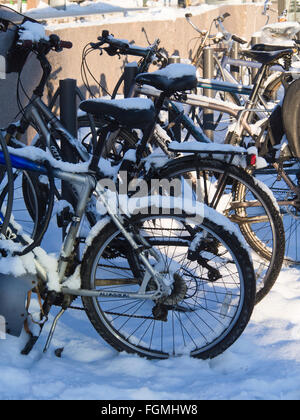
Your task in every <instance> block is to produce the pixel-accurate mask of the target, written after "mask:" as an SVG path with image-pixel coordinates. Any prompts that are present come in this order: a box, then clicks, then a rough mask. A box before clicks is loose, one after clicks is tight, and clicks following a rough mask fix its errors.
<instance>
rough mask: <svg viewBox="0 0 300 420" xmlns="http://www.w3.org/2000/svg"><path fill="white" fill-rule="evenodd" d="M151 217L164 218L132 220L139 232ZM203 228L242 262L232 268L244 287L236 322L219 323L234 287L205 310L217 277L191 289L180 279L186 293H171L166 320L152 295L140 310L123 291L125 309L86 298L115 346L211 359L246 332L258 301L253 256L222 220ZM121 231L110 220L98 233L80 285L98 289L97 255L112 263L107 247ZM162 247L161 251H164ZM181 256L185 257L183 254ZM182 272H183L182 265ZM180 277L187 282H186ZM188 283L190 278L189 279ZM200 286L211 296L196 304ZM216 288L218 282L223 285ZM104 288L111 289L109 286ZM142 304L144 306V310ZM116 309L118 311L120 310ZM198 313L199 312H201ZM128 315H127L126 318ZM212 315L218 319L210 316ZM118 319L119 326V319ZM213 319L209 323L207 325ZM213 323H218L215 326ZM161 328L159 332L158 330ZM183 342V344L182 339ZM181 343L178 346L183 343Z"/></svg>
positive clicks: (154, 354)
mask: <svg viewBox="0 0 300 420" xmlns="http://www.w3.org/2000/svg"><path fill="white" fill-rule="evenodd" d="M147 217H150V218H151V219H152V218H154V220H155V221H156V226H161V225H159V224H158V222H157V219H158V218H159V217H162V216H159V215H156V216H155V217H154V216H145V215H144V216H143V215H138V216H134V217H133V218H132V219H131V221H130V224H133V225H134V226H139V229H140V231H139V232H140V233H141V229H142V223H145V221H146V220H147ZM169 217H174V216H173V215H164V218H169ZM178 219H180V217H179V216H177V219H176V220H178ZM148 220H149V219H148ZM172 220H173V219H172ZM180 220H181V221H183V224H184V223H185V217H183V218H181V219H180ZM201 227H202V228H203V229H204V230H205V232H206V233H208V234H210V235H212V236H213V237H214V238H215V239H216V241H218V243H222V244H223V246H224V247H226V250H227V251H229V253H230V255H231V258H232V260H231V262H230V265H231V266H232V264H233V263H232V261H234V264H236V266H235V267H238V268H237V271H234V268H233V269H232V273H234V275H236V273H239V274H238V280H237V278H236V277H235V280H236V281H238V282H240V283H238V284H239V286H240V290H241V293H240V295H238V292H237V301H236V308H235V309H234V315H233V318H232V322H229V321H228V322H229V324H228V328H225V326H224V329H223V328H222V325H221V324H222V323H221V322H220V324H219V323H218V322H219V317H220V316H221V312H222V310H221V308H222V305H225V306H226V304H225V300H226V297H227V296H228V295H230V293H231V292H230V291H228V290H227V293H228V294H225V298H224V294H223V297H222V301H220V302H222V304H221V305H220V303H219V306H221V307H219V306H218V305H217V306H218V307H217V306H216V307H215V312H214V314H213V316H212V317H211V316H210V315H207V312H206V311H205V309H204V307H205V305H207V307H208V306H209V305H212V301H211V302H209V301H210V299H209V296H208V294H209V290H212V289H211V287H212V288H213V289H214V293H216V295H219V292H220V290H221V289H222V286H221V283H218V282H217V283H214V285H213V286H212V284H208V283H209V282H208V283H205V280H204V279H201V281H202V283H203V284H202V285H201V286H200V283H201V282H200V278H199V284H198V283H197V284H196V285H195V284H194V288H192V286H191V285H187V280H186V279H183V278H182V279H181V280H180V285H181V287H182V289H183V290H184V293H183V292H182V290H180V293H181V292H182V294H181V295H180V296H179V291H178V290H177V292H174V293H175V295H173V293H172V295H171V296H172V299H176V303H173V305H172V304H168V308H167V319H165V320H164V321H163V320H161V319H155V315H154V312H153V305H154V303H151V302H149V300H148V301H147V302H144V303H142V304H141V305H140V309H139V310H138V309H137V308H136V307H135V309H133V306H132V301H131V303H130V305H131V309H130V308H129V307H128V303H127V302H126V299H124V300H122V298H121V296H120V298H119V299H118V302H119V303H120V305H121V306H122V308H121V309H117V308H116V304H115V303H113V302H110V299H109V298H108V299H106V300H105V299H104V298H103V299H102V301H101V302H100V301H99V300H97V299H96V298H89V297H83V298H82V301H83V305H84V309H85V311H86V313H87V316H88V317H89V319H90V321H91V323H92V325H93V326H94V328H95V329H96V331H97V332H98V334H99V335H100V336H101V337H102V338H103V339H104V340H105V341H106V342H107V343H109V344H110V345H111V346H112V347H114V348H115V349H116V350H117V351H125V352H128V353H136V354H138V355H139V356H142V357H146V358H149V359H166V358H168V357H170V356H172V357H173V356H180V355H182V354H183V353H184V354H186V353H187V352H189V354H190V356H192V357H196V358H201V359H208V358H213V357H216V356H218V355H219V354H221V353H223V352H224V351H225V350H226V349H227V348H228V347H230V346H231V345H232V344H233V343H234V342H235V341H236V340H237V339H238V337H239V336H240V335H241V334H242V332H243V331H244V329H245V327H246V326H247V324H248V322H249V319H250V316H251V313H252V310H253V306H254V297H255V276H254V271H253V267H252V265H251V260H250V258H249V254H248V253H247V251H246V250H245V248H244V247H243V246H242V245H241V242H240V241H239V240H238V238H237V237H236V236H235V234H234V233H233V232H229V231H227V230H226V229H225V228H224V227H223V226H222V225H219V224H216V223H215V222H213V221H212V220H210V219H208V218H204V220H203V222H202V224H201ZM164 229H166V227H164ZM118 234H119V231H118V229H117V228H116V227H115V225H113V224H112V223H110V224H109V225H107V226H105V228H104V229H103V230H102V231H101V233H99V234H98V236H96V237H95V238H94V240H93V241H92V244H91V245H90V246H89V247H88V248H87V249H86V252H85V254H84V258H83V261H82V265H81V279H82V288H86V289H94V288H95V275H96V274H95V272H96V271H97V264H98V262H99V259H100V258H101V257H102V256H104V257H103V260H104V262H107V263H108V262H111V260H109V258H108V256H107V255H106V254H105V250H106V249H107V248H109V246H110V244H112V243H113V241H115V240H116V238H117V237H118ZM177 235H178V233H177ZM179 239H180V238H179ZM147 240H148V241H150V244H151V245H152V246H153V245H154V244H155V238H154V239H151V238H149V236H147ZM151 241H152V242H151ZM162 243H163V242H162ZM109 249H110V248H109ZM164 249H165V248H164ZM159 252H161V250H160V251H159ZM226 255H227V254H226ZM173 256H174V253H173ZM227 256H228V255H227ZM114 258H115V257H114ZM126 258H127V257H126V254H125V255H124V261H125V259H126ZM119 259H120V258H119ZM182 260H184V259H183V258H182ZM122 262H123V260H122V261H118V262H117V263H118V266H120V263H121V266H122ZM227 263H228V260H227ZM184 269H185V267H184V268H183V269H182V272H184ZM129 270H130V268H129ZM179 272H180V273H181V271H180V270H179ZM187 274H188V272H186V277H187V278H188V275H187ZM179 277H180V276H179ZM195 277H196V274H195V275H194V278H193V281H194V282H195V280H196V279H195ZM202 277H203V275H202ZM113 278H114V277H113ZM104 280H105V277H104V278H103V276H102V275H100V282H101V281H102V282H103V281H104ZM176 281H177V280H176ZM178 281H179V280H178ZM182 282H183V283H184V285H183V283H182ZM222 282H223V285H224V287H225V289H222V293H225V290H226V286H225V283H226V279H225V277H223V278H222ZM190 283H192V282H191V281H190ZM239 286H238V288H239ZM98 287H101V286H98ZM104 287H106V286H104ZM107 287H109V286H107ZM174 287H175V286H174ZM176 287H177V289H178V287H179V286H178V284H176ZM189 287H190V288H189ZM200 287H202V289H201V290H202V291H203V293H204V294H205V293H207V295H206V299H204V300H205V303H204V302H203V305H202V306H201V303H200V304H199V305H200V306H198V307H197V300H196V299H197V298H198V293H199V296H200V295H201V291H200V289H199V290H198V288H200ZM218 287H220V289H219V290H218ZM115 288H116V286H115ZM106 290H108V289H107V288H106ZM117 290H120V292H121V291H122V290H124V288H123V289H122V288H120V287H119V288H117ZM174 290H175V289H174ZM176 293H177V294H176ZM232 293H233V295H234V293H235V290H233V289H232ZM175 296H176V298H175ZM219 296H220V295H219ZM211 298H212V296H211ZM199 299H200V297H199ZM190 300H191V301H192V302H193V305H194V307H193V306H192V304H191V303H190ZM229 300H230V298H229ZM106 305H107V306H106ZM148 306H149V307H148ZM225 306H224V307H223V309H224V314H225V318H226V317H227V315H226V308H225ZM230 306H231V305H230ZM143 307H144V309H142V308H143ZM127 309H128V311H129V312H130V311H131V313H129V314H126V310H127ZM207 309H208V308H207ZM217 309H219V311H220V312H219V313H218V312H217ZM231 309H232V308H231ZM143 310H144V311H145V313H143ZM197 310H198V311H199V312H202V311H203V314H205V315H206V316H207V317H206V319H205V320H204V319H203V318H202V319H201V318H200V317H198V318H196V321H197V322H196V321H195V320H194V318H193V317H194V316H196V315H195V314H194V312H195V313H196V311H197ZM116 311H119V314H118V312H116ZM184 311H186V313H185V312H184ZM187 313H188V314H189V315H188V316H187V315H186V314H187ZM128 315H129V316H128ZM197 315H199V314H198V313H197ZM203 316H204V315H203ZM124 317H125V321H124ZM126 317H128V319H127V321H126ZM189 317H190V319H189ZM121 318H123V319H121ZM181 318H182V319H181ZM213 319H214V321H212V320H213ZM138 320H140V321H141V324H139V321H138ZM119 322H120V326H119V324H118V323H119ZM210 322H211V325H210V324H209V323H210ZM215 322H216V323H217V324H218V326H219V330H217V328H216V327H215ZM224 323H225V321H224ZM121 324H123V325H121ZM125 324H127V325H125ZM129 324H130V325H129ZM212 324H214V326H213V325H212ZM209 327H210V328H211V330H210V329H209ZM126 329H127V330H126ZM139 329H142V331H141V330H140V332H141V336H140V334H139V332H138V330H139ZM134 330H135V331H134ZM208 330H209V331H210V334H211V336H210V340H209V339H208V337H207V336H206V337H205V339H204V338H202V336H201V334H202V335H203V337H204V336H205V334H207V331H208ZM157 331H158V334H159V337H158V335H157ZM195 331H197V334H199V335H200V337H201V338H200V337H197V340H198V342H199V344H197V343H196V337H195V336H194V335H195V334H196V333H195ZM164 334H165V335H164ZM171 335H172V339H171V340H173V341H172V342H168V341H167V339H168V338H170V336H171ZM182 337H184V340H182ZM191 337H192V339H191ZM164 339H165V340H164ZM159 340H161V341H159ZM181 340H182V341H185V342H184V344H182V342H181ZM205 340H207V341H205ZM162 341H163V342H162ZM192 341H195V343H194V344H191V343H192ZM179 342H180V344H178V343H179ZM201 343H202V345H201ZM203 343H204V344H203ZM177 346H179V348H178V347H177ZM193 347H194V348H193Z"/></svg>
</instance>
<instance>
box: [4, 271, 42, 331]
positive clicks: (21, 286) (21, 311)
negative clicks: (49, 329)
mask: <svg viewBox="0 0 300 420" xmlns="http://www.w3.org/2000/svg"><path fill="white" fill-rule="evenodd" d="M36 284H37V278H36V276H35V275H33V274H24V275H22V276H19V277H15V276H13V275H12V274H0V317H2V320H3V321H4V322H5V327H6V331H5V332H6V333H7V334H10V335H13V336H15V337H19V336H20V334H21V332H22V328H23V325H24V321H25V319H26V318H27V315H28V313H27V310H26V298H27V293H28V292H29V291H30V290H32V289H33V288H34V287H35V286H36ZM4 322H1V325H2V324H4ZM2 332H3V331H2Z"/></svg>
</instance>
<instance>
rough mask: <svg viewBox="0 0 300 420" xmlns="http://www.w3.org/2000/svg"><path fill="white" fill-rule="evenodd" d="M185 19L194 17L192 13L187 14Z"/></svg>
mask: <svg viewBox="0 0 300 420" xmlns="http://www.w3.org/2000/svg"><path fill="white" fill-rule="evenodd" d="M185 17H186V18H191V17H193V15H192V14H191V13H186V14H185Z"/></svg>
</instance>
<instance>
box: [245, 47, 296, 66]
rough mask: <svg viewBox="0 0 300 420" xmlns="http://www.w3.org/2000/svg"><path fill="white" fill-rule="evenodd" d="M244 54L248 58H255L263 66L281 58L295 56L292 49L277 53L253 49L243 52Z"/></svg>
mask: <svg viewBox="0 0 300 420" xmlns="http://www.w3.org/2000/svg"><path fill="white" fill-rule="evenodd" d="M242 54H243V55H244V56H246V57H249V58H253V60H255V61H258V62H259V63H261V64H272V63H274V62H276V61H277V60H279V59H280V58H284V57H287V56H288V55H291V54H293V50H292V49H291V48H288V49H284V50H276V51H265V50H264V51H256V50H253V49H251V50H246V51H243V53H242Z"/></svg>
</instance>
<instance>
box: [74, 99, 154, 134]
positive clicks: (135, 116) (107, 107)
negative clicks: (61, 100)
mask: <svg viewBox="0 0 300 420" xmlns="http://www.w3.org/2000/svg"><path fill="white" fill-rule="evenodd" d="M79 108H80V109H81V110H82V111H85V112H88V113H89V114H93V115H95V116H97V117H101V116H109V117H113V118H114V119H116V120H117V121H118V123H120V124H121V125H124V126H126V127H129V128H145V126H147V125H149V124H150V123H153V122H154V119H155V108H154V105H153V102H152V101H151V100H150V99H146V98H127V99H88V100H86V101H83V102H81V104H80V105H79Z"/></svg>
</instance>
